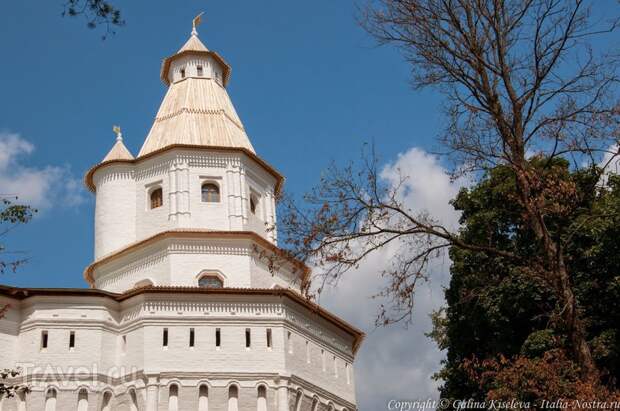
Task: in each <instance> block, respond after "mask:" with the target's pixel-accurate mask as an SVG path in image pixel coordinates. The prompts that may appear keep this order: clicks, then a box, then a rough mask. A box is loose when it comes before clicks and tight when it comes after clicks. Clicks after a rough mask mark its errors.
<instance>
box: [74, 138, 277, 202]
mask: <svg viewBox="0 0 620 411" xmlns="http://www.w3.org/2000/svg"><path fill="white" fill-rule="evenodd" d="M174 149H186V150H200V151H219V152H228V153H241V154H245V155H246V156H247V157H249V158H250V159H251V160H253V161H255V162H256V163H258V165H260V166H261V167H263V168H264V169H265V171H267V173H269V174H271V175H272V176H273V177H274V178H275V179H276V185H275V188H274V192H275V195H276V198H277V196H278V194H279V193H280V191H281V189H282V185H283V184H284V176H282V174H280V173H279V172H278V171H277V170H276V169H275V168H273V167H272V166H271V165H269V163H267V162H266V161H264V160H262V159H261V158H260V157H259V156H257V155H256V154H254V153H253V152H251V151H250V150H248V149H247V148H244V147H221V146H201V145H194V144H172V145H169V146H166V147H164V148H160V149H159V150H155V151H152V152H150V153H148V154H145V155H143V156H140V157H138V158H135V159H133V160H122V159H118V160H109V161H104V162H101V163H99V164H97V165H95V166H93V167H91V168H90V169H89V170H88V171H87V172H86V175H85V176H84V184H85V185H86V187H87V188H88V189H89V190H90V191H91V192H93V193H94V192H95V191H96V187H95V184H94V183H93V175H94V174H95V172H96V171H97V170H99V169H101V168H104V167H106V166H108V165H113V164H131V165H134V164H139V163H141V162H143V161H145V160H148V159H150V158H152V157H155V156H157V155H159V154H162V153H166V152H168V151H171V150H174Z"/></svg>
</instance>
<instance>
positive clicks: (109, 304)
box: [0, 27, 363, 411]
mask: <svg viewBox="0 0 620 411" xmlns="http://www.w3.org/2000/svg"><path fill="white" fill-rule="evenodd" d="M229 77H230V67H229V66H228V65H227V64H226V62H225V61H224V59H223V58H222V57H220V56H219V55H218V54H217V53H215V52H213V51H210V50H208V49H207V48H206V47H205V46H204V45H203V44H202V42H201V41H200V40H199V39H198V35H197V33H196V30H195V27H194V30H193V31H192V34H191V37H190V39H189V40H188V41H187V42H186V43H185V45H184V46H183V47H182V48H181V49H180V50H179V51H178V52H177V53H176V54H174V55H172V56H170V57H168V58H166V59H165V60H164V62H163V65H162V69H161V78H162V80H163V82H164V83H165V84H166V85H167V86H168V91H167V93H166V95H165V97H164V100H163V102H162V104H161V107H160V109H159V111H158V113H157V116H156V117H155V121H154V122H153V126H152V127H151V130H150V132H149V133H148V136H147V137H146V140H145V141H144V144H143V146H142V149H141V150H140V152H139V154H138V156H137V157H135V158H134V157H133V156H132V154H131V153H130V152H129V151H128V150H127V148H126V147H125V145H124V144H123V138H122V135H121V133H120V129H118V128H117V127H115V132H116V133H117V139H116V142H115V144H114V146H113V147H112V149H111V150H110V152H109V153H108V154H107V155H106V156H105V158H104V159H103V161H102V162H101V163H99V164H97V165H96V166H95V167H93V168H92V169H91V170H89V171H88V173H87V175H86V177H85V182H86V185H87V186H88V187H89V188H90V189H91V190H92V191H93V192H94V193H95V196H96V206H95V253H94V254H95V258H94V262H93V263H92V264H90V265H89V266H88V267H87V268H86V270H85V271H84V277H85V279H86V280H87V282H88V283H89V285H90V288H89V289H53V288H15V287H5V286H0V307H2V306H4V305H8V306H9V307H10V308H9V310H8V311H7V312H6V313H5V315H4V316H3V317H2V318H0V344H1V345H2V347H3V349H2V350H0V369H4V368H14V367H16V366H20V365H21V366H24V364H26V366H27V368H26V369H25V370H24V373H23V374H22V375H21V376H20V377H19V378H20V379H19V380H17V379H13V380H9V381H7V382H8V383H9V384H10V383H12V382H14V383H17V384H21V383H26V384H28V385H29V387H30V391H28V392H27V391H21V392H19V395H17V396H16V397H15V398H1V397H0V410H3V411H7V410H9V411H15V410H19V411H22V410H26V409H28V410H29V411H39V410H41V411H42V410H45V411H65V410H79V411H95V410H96V411H100V410H101V411H116V410H118V411H128V410H132V411H136V410H140V411H179V410H183V411H185V410H198V411H209V410H211V411H213V410H216V411H250V410H252V411H254V410H258V411H343V410H347V411H351V410H354V409H355V408H356V403H355V385H354V378H353V368H352V364H353V361H354V358H355V354H356V352H357V349H358V348H359V345H360V343H361V341H362V338H363V333H362V332H360V331H359V330H357V329H356V328H354V327H352V326H351V325H349V324H347V323H346V322H344V321H342V320H341V319H339V318H338V317H336V316H334V315H333V314H331V313H329V312H327V311H326V310H324V309H322V308H321V307H319V306H317V305H316V304H314V303H312V302H310V301H308V300H307V299H305V298H304V297H303V296H302V294H301V293H300V285H301V284H302V282H303V281H304V280H305V278H306V276H307V275H308V273H309V270H308V268H307V267H306V266H304V265H303V264H301V263H300V262H298V261H295V260H294V259H292V258H290V257H288V256H287V254H286V253H284V252H283V251H282V250H280V249H279V248H278V247H277V238H276V231H275V224H276V215H275V199H276V197H277V195H278V192H279V190H280V188H281V186H282V182H283V177H282V176H281V175H280V174H279V173H278V172H277V171H276V170H274V169H273V168H272V167H271V166H270V165H268V164H267V163H266V162H265V161H263V160H262V159H261V158H260V157H258V156H257V155H256V153H255V152H254V149H253V147H252V144H251V143H250V141H249V139H248V136H247V135H246V133H245V130H244V128H243V124H242V123H241V120H240V119H239V117H238V116H237V113H236V112H235V109H234V107H233V105H232V103H231V101H230V98H229V97H228V93H227V92H226V85H227V83H228V81H229ZM274 261H275V264H274ZM50 370H52V371H50Z"/></svg>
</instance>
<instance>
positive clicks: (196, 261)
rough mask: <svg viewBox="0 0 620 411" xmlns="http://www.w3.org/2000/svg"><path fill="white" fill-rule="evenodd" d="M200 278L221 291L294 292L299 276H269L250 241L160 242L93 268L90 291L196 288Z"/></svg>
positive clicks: (284, 272) (287, 271)
mask: <svg viewBox="0 0 620 411" xmlns="http://www.w3.org/2000/svg"><path fill="white" fill-rule="evenodd" d="M204 273H215V274H217V275H218V276H220V278H222V280H223V283H224V287H251V288H273V287H275V286H278V287H281V288H291V289H293V290H296V291H299V287H300V281H299V277H300V276H301V271H299V270H295V269H292V268H291V267H288V266H287V265H285V264H280V263H278V264H277V267H276V270H275V271H273V272H272V270H270V268H269V267H268V265H267V264H266V261H264V259H261V256H260V253H257V252H256V250H255V244H254V243H253V241H252V240H251V239H249V238H248V239H210V238H205V239H182V238H181V239H178V238H168V239H162V240H160V241H158V242H157V243H155V244H152V245H149V246H146V247H144V248H141V249H136V250H134V251H132V252H128V253H127V254H125V255H123V256H120V257H118V258H115V259H112V260H111V261H109V262H107V263H104V264H101V265H99V266H97V267H96V268H95V270H94V272H93V278H94V279H95V287H96V288H99V289H103V290H107V291H112V292H123V291H127V290H129V289H131V288H134V287H135V286H136V284H137V283H138V282H140V281H142V280H149V281H150V282H151V283H152V284H154V285H175V286H189V287H195V286H198V280H199V278H200V276H201V275H202V274H204Z"/></svg>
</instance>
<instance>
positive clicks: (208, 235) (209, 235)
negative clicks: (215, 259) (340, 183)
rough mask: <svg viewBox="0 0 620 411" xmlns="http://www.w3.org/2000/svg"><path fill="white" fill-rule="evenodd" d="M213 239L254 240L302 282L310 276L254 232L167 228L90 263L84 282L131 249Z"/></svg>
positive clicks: (303, 268)
mask: <svg viewBox="0 0 620 411" xmlns="http://www.w3.org/2000/svg"><path fill="white" fill-rule="evenodd" d="M169 238H174V239H213V240H222V239H239V240H243V239H245V240H250V241H252V242H254V243H255V244H256V245H258V246H260V247H262V248H264V249H267V250H269V251H271V252H272V253H273V254H274V255H275V256H276V257H277V258H279V259H282V260H283V261H285V262H287V263H289V264H291V265H292V266H293V267H295V268H297V269H299V270H300V271H301V273H302V276H303V278H302V283H303V282H305V281H306V280H307V279H308V278H309V276H310V268H309V267H308V266H306V265H305V264H304V263H303V262H301V261H299V260H297V259H295V258H293V257H291V256H290V255H288V254H287V253H286V251H284V250H282V249H281V248H278V247H277V246H275V245H273V244H272V243H271V242H269V241H267V240H266V239H265V238H263V237H261V236H260V235H258V234H256V233H255V232H253V231H215V230H198V229H192V230H179V229H177V230H168V231H163V232H161V233H158V234H155V235H153V236H151V237H148V238H146V239H144V240H141V241H138V242H135V243H133V244H130V245H128V246H127V247H125V248H123V249H121V250H119V251H115V252H113V253H111V254H108V255H106V256H104V257H102V258H100V259H99V260H97V261H95V262H93V263H92V264H90V265H89V266H88V267H86V269H85V270H84V279H85V280H86V282H87V283H88V284H89V285H90V286H91V287H93V286H94V283H95V280H94V278H93V272H94V270H95V269H96V268H97V267H99V266H101V265H102V264H106V263H108V262H110V261H112V260H115V259H117V258H119V257H122V256H124V255H127V254H129V253H131V252H133V251H136V250H139V249H142V248H144V247H146V246H148V245H151V244H154V243H156V242H158V241H161V240H164V239H169Z"/></svg>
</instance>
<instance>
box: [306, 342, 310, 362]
mask: <svg viewBox="0 0 620 411" xmlns="http://www.w3.org/2000/svg"><path fill="white" fill-rule="evenodd" d="M306 362H307V363H308V364H310V341H308V340H306Z"/></svg>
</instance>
